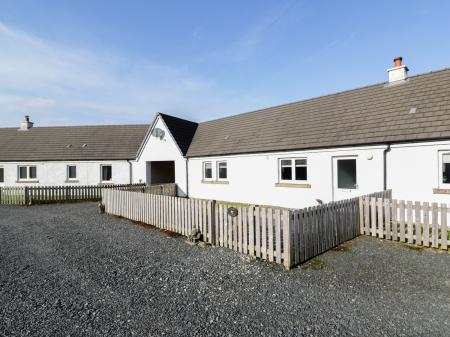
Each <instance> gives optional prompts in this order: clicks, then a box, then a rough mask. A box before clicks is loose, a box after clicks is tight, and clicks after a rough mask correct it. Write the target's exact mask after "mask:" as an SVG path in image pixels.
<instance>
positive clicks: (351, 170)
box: [333, 156, 358, 200]
mask: <svg viewBox="0 0 450 337" xmlns="http://www.w3.org/2000/svg"><path fill="white" fill-rule="evenodd" d="M357 195H358V167H357V157H356V156H350V157H333V200H342V199H348V198H353V197H356V196H357Z"/></svg>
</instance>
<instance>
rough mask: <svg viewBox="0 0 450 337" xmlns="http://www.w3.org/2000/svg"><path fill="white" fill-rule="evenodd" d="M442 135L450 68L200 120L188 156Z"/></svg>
mask: <svg viewBox="0 0 450 337" xmlns="http://www.w3.org/2000/svg"><path fill="white" fill-rule="evenodd" d="M413 107H415V108H417V110H416V113H410V110H411V108H413ZM442 138H450V69H444V70H440V71H436V72H431V73H427V74H421V75H416V76H412V77H409V78H408V79H407V80H406V81H405V82H404V83H402V84H397V85H387V84H386V83H381V84H375V85H371V86H367V87H363V88H359V89H354V90H350V91H345V92H340V93H336V94H331V95H327V96H322V97H318V98H313V99H308V100H304V101H300V102H295V103H290V104H285V105H280V106H275V107H271V108H267V109H262V110H258V111H254V112H248V113H245V114H240V115H235V116H231V117H226V118H221V119H217V120H213V121H208V122H204V123H200V124H199V125H198V128H197V131H196V133H195V135H194V138H193V140H192V143H191V145H190V147H189V150H188V152H187V156H188V157H197V156H209V155H221V154H238V153H249V152H265V151H283V150H294V149H312V148H324V147H335V146H347V145H364V144H378V143H386V142H403V141H417V140H431V139H442Z"/></svg>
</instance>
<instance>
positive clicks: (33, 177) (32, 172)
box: [29, 166, 36, 179]
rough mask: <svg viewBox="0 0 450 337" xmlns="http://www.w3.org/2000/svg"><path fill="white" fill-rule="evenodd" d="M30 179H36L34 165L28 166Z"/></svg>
mask: <svg viewBox="0 0 450 337" xmlns="http://www.w3.org/2000/svg"><path fill="white" fill-rule="evenodd" d="M29 168H30V179H36V166H30V167H29Z"/></svg>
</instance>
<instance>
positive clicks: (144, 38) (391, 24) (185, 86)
mask: <svg viewBox="0 0 450 337" xmlns="http://www.w3.org/2000/svg"><path fill="white" fill-rule="evenodd" d="M448 13H450V2H448V1H400V0H399V1H372V2H370V3H369V2H368V1H344V0H343V1H331V0H330V1H300V0H286V1H283V0H279V1H269V0H268V1H256V0H254V1H251V0H248V1H234V0H233V1H231V0H227V1H213V0H210V1H114V0H109V1H103V0H102V1H99V0H97V1H96V0H89V1H84V0H77V1H63V0H58V1H57V0H53V1H50V0H40V1H33V0H29V1H22V0H14V1H6V0H0V121H1V124H2V126H16V125H18V123H19V122H20V121H21V120H22V117H23V115H24V114H30V115H31V116H32V119H33V120H34V121H35V122H36V125H37V126H38V125H74V124H117V123H149V122H150V121H151V120H152V118H153V116H154V113H155V112H157V111H161V112H165V113H168V114H173V115H176V116H180V117H182V118H187V119H191V120H195V121H205V120H210V119H215V118H219V117H222V116H226V115H233V114H237V113H242V112H246V111H251V110H256V109H259V108H263V107H268V106H272V105H277V104H283V103H287V102H291V101H297V100H301V99H304V98H309V97H314V96H319V95H323V94H327V93H332V92H336V91H342V90H346V89H352V88H355V87H359V86H364V85H367V84H372V83H377V82H382V81H385V80H386V77H387V74H386V69H387V68H388V67H390V66H391V64H392V59H393V57H394V56H399V55H401V56H403V57H404V61H405V63H406V64H407V65H408V66H409V68H410V73H411V74H416V73H422V72H428V71H431V70H436V69H441V68H445V67H449V66H450V57H449V56H450V43H449V42H450V41H449V40H450V38H449V36H450V20H449V19H448Z"/></svg>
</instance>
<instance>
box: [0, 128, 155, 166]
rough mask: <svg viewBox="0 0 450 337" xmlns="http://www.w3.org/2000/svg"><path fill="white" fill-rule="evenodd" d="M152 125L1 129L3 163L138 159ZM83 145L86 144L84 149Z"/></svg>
mask: <svg viewBox="0 0 450 337" xmlns="http://www.w3.org/2000/svg"><path fill="white" fill-rule="evenodd" d="M149 127H150V126H149V125H98V126H63V127H35V128H31V129H29V130H26V131H19V130H18V129H17V128H0V162H2V161H32V160H36V161H41V160H42V161H46V160H119V159H122V160H123V159H135V158H136V153H137V151H138V149H139V146H140V145H141V142H142V141H143V139H144V136H145V134H146V132H147V130H148V128H149ZM83 144H86V146H85V147H83Z"/></svg>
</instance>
